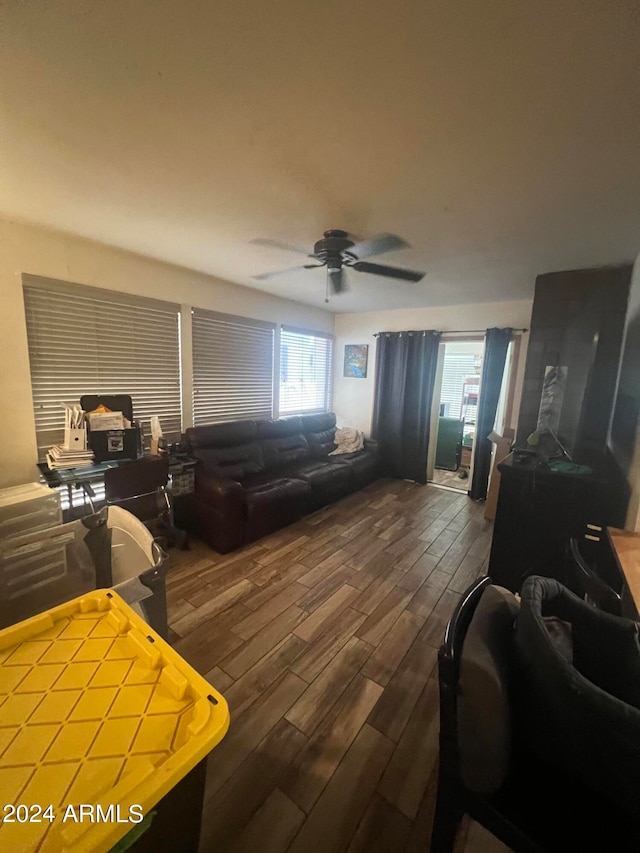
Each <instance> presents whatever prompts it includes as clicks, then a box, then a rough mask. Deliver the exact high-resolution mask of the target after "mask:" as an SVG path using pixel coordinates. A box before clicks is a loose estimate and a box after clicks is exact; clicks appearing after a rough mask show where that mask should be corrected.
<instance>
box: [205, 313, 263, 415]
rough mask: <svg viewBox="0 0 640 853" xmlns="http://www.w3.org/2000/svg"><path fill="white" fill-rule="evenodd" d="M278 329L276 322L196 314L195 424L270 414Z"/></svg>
mask: <svg viewBox="0 0 640 853" xmlns="http://www.w3.org/2000/svg"><path fill="white" fill-rule="evenodd" d="M274 330H275V326H274V325H273V323H263V322H261V321H260V320H248V319H246V318H245V317H233V316H231V315H229V314H218V313H216V312H213V311H204V310H201V309H194V310H193V312H192V338H193V422H194V425H195V426H199V425H201V424H211V423H217V422H221V421H233V420H238V419H251V418H270V417H271V416H272V412H273V337H274Z"/></svg>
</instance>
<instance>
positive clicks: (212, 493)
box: [195, 467, 244, 511]
mask: <svg viewBox="0 0 640 853" xmlns="http://www.w3.org/2000/svg"><path fill="white" fill-rule="evenodd" d="M195 494H196V497H197V498H198V500H201V501H202V502H203V503H205V504H208V505H209V506H212V507H215V508H216V509H218V510H223V509H229V510H232V511H233V509H236V508H240V507H241V506H242V505H243V494H244V490H243V488H242V486H241V485H240V483H238V482H237V480H230V479H228V478H227V477H220V476H218V475H217V474H212V473H211V472H210V471H207V470H206V469H204V468H200V467H198V468H197V469H196V480H195Z"/></svg>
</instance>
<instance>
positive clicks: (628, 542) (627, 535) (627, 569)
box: [607, 527, 640, 619]
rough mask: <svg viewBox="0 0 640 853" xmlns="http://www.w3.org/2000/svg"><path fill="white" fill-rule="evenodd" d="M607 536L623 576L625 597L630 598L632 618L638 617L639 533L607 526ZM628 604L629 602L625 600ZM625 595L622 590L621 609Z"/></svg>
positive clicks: (639, 605) (639, 607)
mask: <svg viewBox="0 0 640 853" xmlns="http://www.w3.org/2000/svg"><path fill="white" fill-rule="evenodd" d="M607 537H608V539H609V543H610V545H611V550H612V551H613V554H614V557H615V559H616V563H617V565H618V569H619V571H620V574H621V575H622V577H623V578H624V583H625V587H626V591H627V592H628V596H627V598H630V599H631V601H632V602H633V605H634V608H635V615H634V617H633V618H636V619H637V618H638V613H640V534H638V533H632V532H631V531H629V530H620V529H619V528H617V527H607ZM627 603H628V604H630V603H631V602H627ZM624 605H625V595H624V591H623V611H624V610H626V611H627V613H628V608H625V606H624Z"/></svg>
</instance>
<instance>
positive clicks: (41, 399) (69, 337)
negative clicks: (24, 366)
mask: <svg viewBox="0 0 640 853" xmlns="http://www.w3.org/2000/svg"><path fill="white" fill-rule="evenodd" d="M23 291H24V302H25V312H26V319H27V336H28V341H29V359H30V363H31V385H32V390H33V407H34V412H35V423H36V437H37V442H38V456H39V458H40V459H44V455H45V451H46V450H48V449H49V448H50V447H51V446H52V445H53V444H60V443H61V442H62V441H63V435H64V429H63V409H62V407H61V405H60V403H61V402H69V403H71V402H79V400H80V397H81V396H82V395H83V394H130V395H131V398H132V401H133V416H134V418H135V419H136V420H138V421H141V423H142V427H143V430H144V431H145V433H146V434H148V433H149V431H150V430H149V418H150V417H151V416H152V415H157V416H158V417H159V418H160V423H161V426H162V430H163V432H164V434H165V435H166V436H167V439H168V440H169V441H177V440H178V439H179V438H180V433H181V399H180V344H179V306H178V305H173V304H171V303H168V302H160V301H157V300H154V299H142V298H137V297H134V296H129V295H126V294H123V293H116V292H112V291H108V290H99V289H97V288H93V287H85V286H83V285H74V284H67V283H65V282H59V281H55V280H52V279H43V278H39V277H36V276H28V275H25V276H23Z"/></svg>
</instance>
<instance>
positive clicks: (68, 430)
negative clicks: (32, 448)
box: [47, 403, 93, 470]
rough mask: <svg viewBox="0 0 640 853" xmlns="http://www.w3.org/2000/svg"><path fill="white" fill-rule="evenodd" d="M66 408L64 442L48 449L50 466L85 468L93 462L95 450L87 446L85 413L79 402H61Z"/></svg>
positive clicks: (53, 467) (48, 463)
mask: <svg viewBox="0 0 640 853" xmlns="http://www.w3.org/2000/svg"><path fill="white" fill-rule="evenodd" d="M61 405H62V407H63V408H64V443H63V444H55V445H54V446H53V447H52V448H51V449H50V450H48V451H47V465H48V467H49V468H51V469H52V470H53V469H56V468H83V467H85V466H86V465H92V464H93V451H92V450H91V449H88V448H87V427H86V419H85V413H84V411H83V409H82V407H81V406H79V405H78V404H77V403H61Z"/></svg>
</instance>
